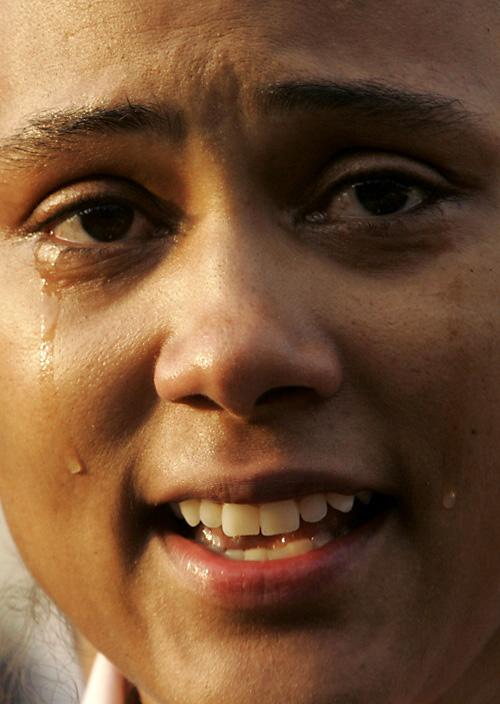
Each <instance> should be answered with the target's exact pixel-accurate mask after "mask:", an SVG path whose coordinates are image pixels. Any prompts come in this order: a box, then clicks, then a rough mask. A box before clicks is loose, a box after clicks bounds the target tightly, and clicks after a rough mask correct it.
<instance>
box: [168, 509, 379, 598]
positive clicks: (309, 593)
mask: <svg viewBox="0 0 500 704" xmlns="http://www.w3.org/2000/svg"><path fill="white" fill-rule="evenodd" d="M391 513H392V511H390V510H389V511H384V512H383V513H381V514H379V515H377V516H376V517H374V518H372V519H371V520H369V521H367V522H366V523H364V524H362V525H361V526H359V527H358V528H356V529H354V530H352V531H351V532H350V533H348V534H347V535H345V536H343V537H341V538H337V539H335V540H332V541H331V542H330V543H327V544H326V545H325V546H323V547H322V548H319V549H317V550H312V551H311V552H308V553H306V554H304V555H300V556H297V557H291V558H285V559H282V560H273V561H269V562H258V561H255V562H253V561H248V562H244V561H239V560H230V559H228V558H225V557H222V556H221V555H219V554H217V553H214V552H212V551H210V550H208V549H207V548H206V547H204V546H201V545H199V544H198V543H196V542H194V541H192V540H189V539H187V538H184V537H182V536H181V535H178V534H177V533H174V532H169V531H168V532H166V533H161V534H160V533H157V534H156V536H155V538H156V540H157V542H158V544H159V548H160V559H161V560H162V561H165V560H166V565H165V567H166V569H169V570H170V571H171V572H172V571H173V573H174V574H175V576H176V578H177V580H178V582H179V588H180V589H181V590H183V589H186V588H187V589H188V590H189V591H191V592H192V593H194V594H195V595H196V596H198V597H199V598H201V599H202V600H204V601H206V602H209V603H211V604H213V605H217V606H220V607H223V608H224V609H233V610H262V609H268V608H271V609H276V608H290V607H291V606H293V605H297V604H299V603H310V604H313V603H317V601H318V599H320V598H321V595H322V594H326V593H328V594H329V595H331V594H332V592H335V590H336V589H337V588H339V587H340V586H341V585H342V584H345V580H346V578H347V581H349V573H350V572H353V571H355V570H357V569H359V568H361V567H362V566H364V567H366V566H367V564H368V563H369V562H370V561H372V560H373V558H374V556H375V555H378V554H379V551H380V547H381V544H382V543H383V542H384V534H385V532H386V526H387V523H388V521H387V519H388V517H389V516H390V515H391Z"/></svg>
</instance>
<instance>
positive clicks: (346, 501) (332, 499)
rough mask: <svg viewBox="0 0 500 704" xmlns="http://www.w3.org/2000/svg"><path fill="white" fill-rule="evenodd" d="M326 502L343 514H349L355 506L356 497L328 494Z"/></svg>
mask: <svg viewBox="0 0 500 704" xmlns="http://www.w3.org/2000/svg"><path fill="white" fill-rule="evenodd" d="M326 500H327V501H328V503H329V504H330V506H331V507H332V508H334V509H336V510H337V511H342V513H349V511H350V510H351V509H352V507H353V506H354V496H345V495H344V494H327V495H326Z"/></svg>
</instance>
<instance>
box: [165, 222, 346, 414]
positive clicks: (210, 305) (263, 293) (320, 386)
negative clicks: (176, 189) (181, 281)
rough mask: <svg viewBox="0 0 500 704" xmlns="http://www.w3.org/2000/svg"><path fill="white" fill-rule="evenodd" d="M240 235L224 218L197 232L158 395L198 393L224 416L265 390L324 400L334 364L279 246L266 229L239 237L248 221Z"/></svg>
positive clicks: (334, 382)
mask: <svg viewBox="0 0 500 704" xmlns="http://www.w3.org/2000/svg"><path fill="white" fill-rule="evenodd" d="M241 229H242V223H241V222H240V223H238V224H235V223H234V222H229V219H228V218H225V219H224V222H219V223H212V225H211V227H210V228H207V229H206V230H205V232H204V234H201V233H200V234H199V235H198V238H197V239H198V241H200V240H201V238H202V237H203V238H204V241H203V246H201V247H200V248H199V252H200V253H198V254H197V255H196V256H195V257H194V261H195V262H196V264H195V265H194V266H192V267H191V268H190V277H189V280H190V285H189V286H188V287H186V289H185V292H184V294H183V296H182V302H181V303H180V306H179V309H178V312H177V314H176V317H175V324H174V327H173V329H172V331H171V334H170V335H169V337H168V339H166V340H165V341H164V345H163V348H162V351H161V354H160V356H159V358H158V361H157V366H156V370H155V385H156V388H157V391H158V394H159V396H160V397H161V398H163V399H165V400H168V401H171V402H182V403H186V402H189V401H190V400H191V399H193V398H195V397H197V398H199V397H200V396H202V397H205V398H206V399H209V400H210V401H211V402H212V403H213V404H215V405H216V406H218V407H219V408H222V409H224V410H226V411H228V412H230V413H231V414H233V415H251V414H252V412H253V409H254V407H255V405H256V404H257V403H258V402H259V399H262V397H263V396H264V395H266V393H267V392H269V391H271V390H275V389H283V388H285V387H286V388H288V389H291V388H293V389H297V388H301V389H303V388H307V389H309V390H313V391H314V392H315V393H316V394H318V395H320V396H328V395H330V394H331V393H333V392H334V390H335V389H336V388H337V386H338V380H339V366H338V360H337V358H336V355H335V352H334V350H333V348H332V346H331V344H330V345H329V344H328V342H327V341H326V339H325V337H324V335H322V333H321V330H320V326H319V325H318V323H317V322H315V316H314V314H313V311H312V309H311V305H312V302H311V301H309V300H307V299H304V298H302V300H301V297H300V291H299V287H298V285H297V280H296V272H293V267H291V266H290V265H289V264H287V258H286V254H287V252H286V245H283V243H281V245H280V246H276V243H273V242H272V241H271V240H269V239H268V237H271V236H272V235H271V233H270V232H269V231H267V233H266V234H267V238H266V237H263V236H262V230H260V231H259V232H255V236H254V237H252V236H249V229H250V231H252V230H254V231H255V229H256V224H255V222H253V223H252V224H249V223H248V222H247V223H246V226H245V232H244V233H242V232H241ZM191 246H192V247H196V242H195V241H194V240H193V242H192V243H191ZM192 261H193V259H191V262H192ZM290 261H292V260H290Z"/></svg>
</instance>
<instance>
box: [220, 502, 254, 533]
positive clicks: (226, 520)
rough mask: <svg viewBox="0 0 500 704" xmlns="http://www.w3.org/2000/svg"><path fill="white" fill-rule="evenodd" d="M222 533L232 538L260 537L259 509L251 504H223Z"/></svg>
mask: <svg viewBox="0 0 500 704" xmlns="http://www.w3.org/2000/svg"><path fill="white" fill-rule="evenodd" d="M222 531H223V533H224V535H227V536H228V537H230V538H236V537H237V536H239V535H259V533H260V522H259V507H258V506H252V505H250V504H223V505H222Z"/></svg>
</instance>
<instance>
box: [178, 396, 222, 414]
mask: <svg viewBox="0 0 500 704" xmlns="http://www.w3.org/2000/svg"><path fill="white" fill-rule="evenodd" d="M177 403H183V404H185V405H187V406H191V407H192V408H197V409H198V410H200V411H213V410H214V409H216V408H218V405H217V404H216V403H215V401H212V399H211V398H208V396H204V395H203V394H191V395H189V396H184V398H181V399H178V400H177Z"/></svg>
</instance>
